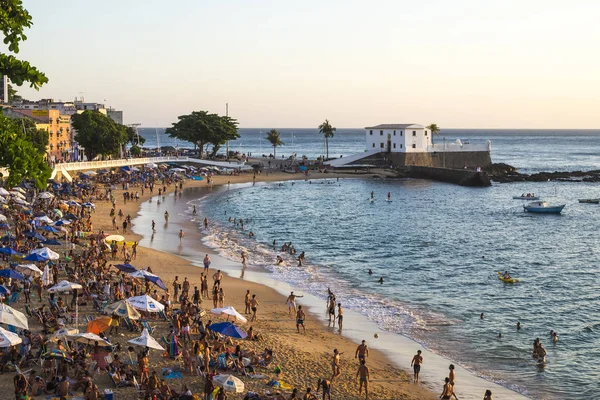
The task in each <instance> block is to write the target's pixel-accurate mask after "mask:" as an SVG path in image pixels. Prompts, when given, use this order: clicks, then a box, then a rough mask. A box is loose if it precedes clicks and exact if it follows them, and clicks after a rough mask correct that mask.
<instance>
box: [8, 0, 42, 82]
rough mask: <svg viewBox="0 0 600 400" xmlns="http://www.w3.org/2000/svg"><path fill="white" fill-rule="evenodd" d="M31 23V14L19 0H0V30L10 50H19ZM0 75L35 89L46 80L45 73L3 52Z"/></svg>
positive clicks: (14, 51) (16, 51) (13, 51)
mask: <svg viewBox="0 0 600 400" xmlns="http://www.w3.org/2000/svg"><path fill="white" fill-rule="evenodd" d="M32 25H33V23H32V22H31V15H29V13H28V12H27V10H26V9H25V8H23V3H22V1H21V0H0V31H2V33H3V34H4V44H6V45H8V50H9V51H10V52H12V53H15V54H17V53H18V52H19V43H20V42H21V41H25V40H27V36H25V33H24V31H25V29H27V28H30V27H31V26H32ZM0 75H6V76H8V78H9V79H10V81H11V82H12V83H14V84H15V85H17V86H21V85H23V83H25V82H29V86H30V87H32V88H35V89H39V88H40V86H42V85H43V84H44V83H47V82H48V78H46V75H44V74H43V73H42V72H40V71H38V69H37V68H35V67H34V66H32V65H31V64H29V63H28V62H27V61H22V60H19V59H17V58H16V57H15V56H14V55H8V54H3V53H0Z"/></svg>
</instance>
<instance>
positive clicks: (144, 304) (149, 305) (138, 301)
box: [127, 294, 165, 312]
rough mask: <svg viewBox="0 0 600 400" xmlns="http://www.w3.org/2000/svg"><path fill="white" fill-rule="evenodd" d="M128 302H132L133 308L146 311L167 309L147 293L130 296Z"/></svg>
mask: <svg viewBox="0 0 600 400" xmlns="http://www.w3.org/2000/svg"><path fill="white" fill-rule="evenodd" d="M127 302H128V303H129V304H131V306H132V307H133V308H136V309H138V310H141V311H146V312H160V311H162V310H164V309H165V306H163V305H162V304H160V303H159V302H158V301H156V300H154V299H153V298H152V297H150V296H148V295H147V294H145V295H142V296H135V297H130V298H128V299H127Z"/></svg>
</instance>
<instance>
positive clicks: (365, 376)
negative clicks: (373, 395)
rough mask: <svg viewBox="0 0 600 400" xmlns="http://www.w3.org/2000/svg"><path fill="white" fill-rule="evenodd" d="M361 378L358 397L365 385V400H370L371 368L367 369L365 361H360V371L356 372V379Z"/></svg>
mask: <svg viewBox="0 0 600 400" xmlns="http://www.w3.org/2000/svg"><path fill="white" fill-rule="evenodd" d="M359 377H360V386H359V387H358V395H359V396H360V395H361V394H362V388H363V385H365V399H367V400H368V399H369V381H370V380H371V377H370V376H369V367H367V365H366V362H365V360H360V365H359V367H358V371H356V379H359Z"/></svg>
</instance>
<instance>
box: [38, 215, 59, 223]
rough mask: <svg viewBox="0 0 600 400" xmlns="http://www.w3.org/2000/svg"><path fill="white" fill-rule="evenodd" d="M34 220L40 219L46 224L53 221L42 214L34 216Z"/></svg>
mask: <svg viewBox="0 0 600 400" xmlns="http://www.w3.org/2000/svg"><path fill="white" fill-rule="evenodd" d="M34 219H35V220H36V221H40V222H45V223H47V224H52V223H54V221H52V220H51V219H50V218H49V217H47V216H45V215H44V216H42V217H35V218H34Z"/></svg>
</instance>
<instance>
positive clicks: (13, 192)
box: [10, 190, 25, 200]
mask: <svg viewBox="0 0 600 400" xmlns="http://www.w3.org/2000/svg"><path fill="white" fill-rule="evenodd" d="M10 196H11V197H16V198H17V199H22V200H25V196H24V195H23V194H22V193H20V192H16V191H14V190H13V191H11V192H10Z"/></svg>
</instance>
